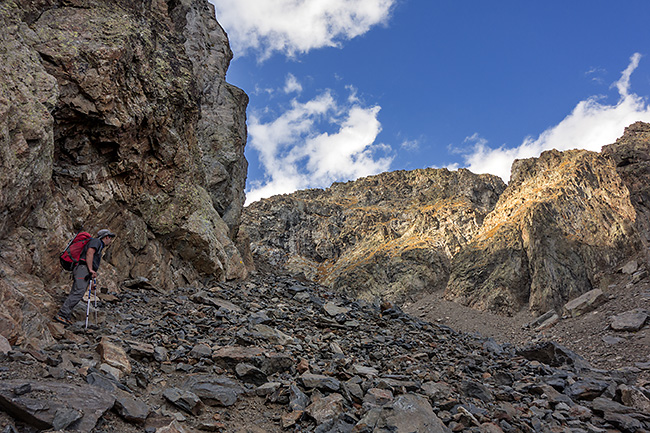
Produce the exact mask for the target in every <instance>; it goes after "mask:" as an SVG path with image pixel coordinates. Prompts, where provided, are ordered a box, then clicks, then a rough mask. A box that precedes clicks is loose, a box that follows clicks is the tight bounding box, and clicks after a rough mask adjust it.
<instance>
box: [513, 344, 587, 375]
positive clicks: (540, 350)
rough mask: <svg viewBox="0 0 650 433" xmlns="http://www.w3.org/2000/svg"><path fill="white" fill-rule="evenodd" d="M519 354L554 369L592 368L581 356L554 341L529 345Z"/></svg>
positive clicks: (520, 350) (519, 351) (518, 352)
mask: <svg viewBox="0 0 650 433" xmlns="http://www.w3.org/2000/svg"><path fill="white" fill-rule="evenodd" d="M517 354H518V355H520V356H523V357H524V358H526V359H528V360H530V361H539V362H542V363H544V364H547V365H550V366H552V367H560V366H562V365H568V366H574V367H576V368H578V369H588V368H590V365H589V363H588V362H587V361H586V360H585V359H584V358H582V357H581V356H580V355H578V354H576V353H575V352H572V351H571V350H569V349H567V348H566V347H564V346H562V345H561V344H557V343H555V342H552V341H544V342H541V343H536V344H529V345H527V346H524V347H523V348H521V349H519V350H518V351H517Z"/></svg>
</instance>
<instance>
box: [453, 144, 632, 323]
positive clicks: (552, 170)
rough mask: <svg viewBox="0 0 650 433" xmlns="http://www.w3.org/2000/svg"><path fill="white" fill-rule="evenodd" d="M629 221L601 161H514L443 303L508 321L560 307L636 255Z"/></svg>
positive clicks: (625, 202)
mask: <svg viewBox="0 0 650 433" xmlns="http://www.w3.org/2000/svg"><path fill="white" fill-rule="evenodd" d="M635 219H636V212H635V209H634V207H633V206H632V204H631V202H630V194H629V191H628V189H627V188H626V186H625V184H624V183H623V181H622V180H621V178H620V176H619V175H618V173H617V172H616V167H615V165H614V164H613V162H612V161H611V160H609V159H608V158H606V157H604V156H602V155H600V154H597V153H594V152H588V151H580V150H576V151H567V152H558V151H549V152H544V153H542V155H541V156H540V157H539V158H531V159H526V160H519V161H515V163H514V164H513V167H512V177H511V180H510V183H509V185H508V188H507V189H506V191H505V192H504V193H503V195H502V196H501V197H500V199H499V202H498V203H497V205H496V207H495V209H494V211H493V212H492V213H491V214H490V215H489V216H488V217H487V218H486V219H485V221H484V224H483V226H482V227H481V230H480V231H479V233H478V234H477V236H476V237H474V238H473V239H472V242H471V243H470V244H469V245H468V247H467V248H465V249H464V250H463V251H461V252H460V254H458V255H457V256H455V257H454V260H453V263H452V272H451V276H450V281H449V284H448V286H447V289H446V293H447V298H450V299H454V300H458V301H460V302H462V303H463V304H466V305H471V306H474V307H476V308H479V309H489V310H492V311H496V312H501V313H506V314H512V313H514V312H516V311H518V310H520V309H521V308H522V307H523V306H528V307H529V308H530V309H531V310H532V311H535V312H539V313H544V312H546V311H548V310H549V309H552V308H554V307H561V306H562V305H563V304H564V303H566V302H567V301H569V300H570V299H573V298H575V297H577V296H579V295H581V294H582V293H585V292H587V291H589V290H591V289H592V287H593V286H594V285H596V284H597V279H598V278H597V277H598V274H599V272H601V271H603V270H606V269H611V268H612V267H614V266H616V265H617V264H619V263H620V262H621V261H622V260H623V259H625V258H629V257H631V256H632V255H633V254H634V253H635V252H636V251H637V250H638V249H639V248H640V243H639V235H638V232H636V231H635V230H634V222H635Z"/></svg>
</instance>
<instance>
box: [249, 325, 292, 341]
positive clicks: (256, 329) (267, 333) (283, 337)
mask: <svg viewBox="0 0 650 433" xmlns="http://www.w3.org/2000/svg"><path fill="white" fill-rule="evenodd" d="M252 334H253V337H256V338H262V339H264V340H266V341H268V342H270V343H273V344H280V345H282V346H285V345H287V344H291V343H293V341H294V340H293V337H291V336H289V335H287V334H285V333H284V332H282V331H280V330H279V329H275V328H272V327H270V326H268V325H264V324H262V323H258V324H257V325H254V326H253V328H252Z"/></svg>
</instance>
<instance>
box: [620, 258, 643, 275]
mask: <svg viewBox="0 0 650 433" xmlns="http://www.w3.org/2000/svg"><path fill="white" fill-rule="evenodd" d="M637 269H639V263H638V262H637V261H636V260H630V261H629V262H627V263H626V264H625V265H624V266H623V267H622V268H621V272H623V273H624V274H627V275H632V274H633V273H635V272H636V270H637Z"/></svg>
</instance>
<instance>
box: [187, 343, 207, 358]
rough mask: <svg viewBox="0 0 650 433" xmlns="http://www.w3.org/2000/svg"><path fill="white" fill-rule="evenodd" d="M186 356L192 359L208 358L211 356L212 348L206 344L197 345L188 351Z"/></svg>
mask: <svg viewBox="0 0 650 433" xmlns="http://www.w3.org/2000/svg"><path fill="white" fill-rule="evenodd" d="M188 356H189V357H190V358H193V359H201V358H210V357H211V356H212V348H211V347H210V346H208V345H207V344H197V345H196V346H194V347H193V348H192V350H190V353H189V355H188Z"/></svg>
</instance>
